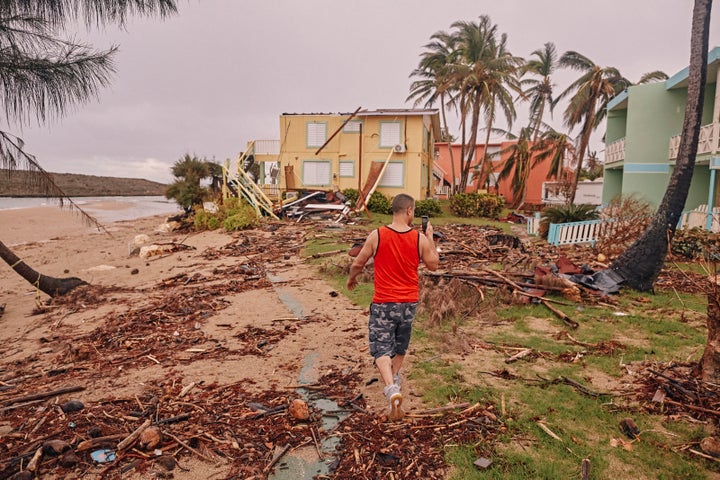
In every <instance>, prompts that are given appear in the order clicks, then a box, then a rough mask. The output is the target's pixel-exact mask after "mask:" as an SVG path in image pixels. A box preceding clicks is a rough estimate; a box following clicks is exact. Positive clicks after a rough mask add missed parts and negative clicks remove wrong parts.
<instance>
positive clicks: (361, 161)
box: [252, 109, 440, 199]
mask: <svg viewBox="0 0 720 480" xmlns="http://www.w3.org/2000/svg"><path fill="white" fill-rule="evenodd" d="M439 137H440V124H439V118H438V111H437V110H434V109H408V110H405V109H392V110H390V109H389V110H358V111H356V112H354V113H284V114H282V115H280V140H279V141H277V140H275V141H273V140H270V141H268V140H256V141H255V142H253V144H254V145H253V147H252V154H253V155H254V161H255V163H258V164H259V165H260V169H259V171H260V174H259V178H258V179H257V183H258V185H260V186H261V187H262V188H263V190H264V191H265V192H267V193H268V195H269V196H271V197H275V196H276V195H278V194H280V193H282V192H285V191H293V190H327V191H331V190H344V189H346V188H354V189H357V190H360V191H367V190H368V189H369V187H370V186H372V185H373V184H375V180H376V179H377V191H379V192H382V193H383V194H385V195H386V196H387V197H393V196H395V195H397V194H398V193H407V194H409V195H412V196H413V197H414V198H416V199H425V198H429V197H432V195H433V193H434V192H433V188H434V182H433V181H432V168H433V160H434V159H433V154H434V151H435V142H436V141H438V140H439Z"/></svg>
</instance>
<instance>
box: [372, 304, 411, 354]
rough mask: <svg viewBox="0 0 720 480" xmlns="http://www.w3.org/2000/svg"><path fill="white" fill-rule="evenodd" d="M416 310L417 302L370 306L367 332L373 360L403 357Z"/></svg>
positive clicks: (408, 342)
mask: <svg viewBox="0 0 720 480" xmlns="http://www.w3.org/2000/svg"><path fill="white" fill-rule="evenodd" d="M416 310H417V302H412V303H372V304H370V320H369V322H368V332H369V337H370V355H372V356H373V358H375V359H377V358H380V357H382V356H385V355H387V356H389V357H394V356H395V355H405V352H406V351H407V349H408V345H410V334H411V333H412V323H413V319H414V318H415V311H416Z"/></svg>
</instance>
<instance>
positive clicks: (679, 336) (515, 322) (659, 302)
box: [307, 214, 720, 480]
mask: <svg viewBox="0 0 720 480" xmlns="http://www.w3.org/2000/svg"><path fill="white" fill-rule="evenodd" d="M470 220H471V219H458V218H454V217H452V216H449V215H448V216H445V215H444V216H442V217H439V218H433V219H432V222H433V223H434V224H435V225H443V224H445V223H456V224H457V223H471V222H470ZM475 220H478V219H475ZM388 221H389V216H380V215H375V214H373V217H372V221H371V222H369V223H368V225H367V226H368V229H370V228H374V227H375V226H377V225H379V224H384V223H388ZM478 221H480V222H481V223H483V224H487V221H482V220H478ZM314 242H318V243H317V244H316V245H312V244H313V243H314ZM309 244H310V245H311V246H309V247H308V248H307V252H320V251H323V249H326V250H324V251H328V250H333V249H335V248H341V247H342V245H341V243H340V242H339V240H338V243H337V244H335V245H333V244H332V240H328V239H327V238H324V239H323V238H318V239H314V240H311V241H310V242H309ZM338 245H339V246H338ZM345 247H347V245H345ZM344 257H347V255H344ZM313 261H314V262H317V263H318V265H319V266H320V267H321V270H322V271H323V272H324V273H323V275H324V276H325V278H326V279H327V281H328V282H330V283H331V285H334V286H335V287H336V288H337V290H338V291H339V292H341V293H343V294H345V295H347V296H348V297H349V298H350V299H351V300H352V301H353V302H354V303H355V304H357V305H360V306H367V305H368V304H369V303H370V299H371V297H372V291H373V290H372V285H371V284H370V283H361V284H360V285H359V286H358V288H357V289H355V290H354V291H352V292H348V291H347V290H346V289H345V280H346V274H345V273H343V272H342V264H343V261H346V259H344V258H343V255H338V256H337V257H332V258H323V259H317V260H313ZM678 268H684V269H686V270H688V271H694V270H693V269H692V268H690V267H685V266H683V267H678ZM491 296H492V290H486V302H491V301H493V300H492V297H491ZM613 299H614V301H615V302H617V305H615V306H608V305H600V306H593V305H559V304H558V305H554V306H555V307H557V308H559V309H560V310H562V311H563V312H565V314H567V315H568V316H569V317H570V318H571V319H573V320H575V321H577V322H578V323H579V324H580V327H579V328H577V329H569V328H568V327H567V326H566V325H565V324H564V323H563V322H562V320H560V319H559V318H557V317H556V316H555V315H554V314H553V313H552V312H551V311H550V310H548V309H547V308H546V307H545V306H543V305H539V304H532V305H504V304H501V303H499V302H495V303H499V304H498V305H495V306H494V307H493V313H494V315H495V318H496V320H497V325H495V326H492V325H491V326H488V325H487V324H480V323H478V322H477V319H475V318H469V319H459V318H457V319H447V320H445V321H443V323H442V324H441V325H435V326H432V325H430V324H429V323H428V321H427V318H425V317H424V316H423V315H419V316H418V318H417V321H416V324H415V328H414V331H413V340H412V344H411V352H410V355H411V356H412V371H411V375H410V380H411V381H412V384H413V389H414V390H415V391H416V392H418V393H420V394H421V395H422V398H423V401H424V402H425V404H426V405H427V406H428V407H434V406H439V405H444V404H447V403H450V402H471V403H474V402H481V403H483V404H485V405H492V406H494V410H495V412H496V413H498V414H499V413H500V412H501V410H502V407H501V406H502V405H505V415H504V416H501V420H502V421H503V423H504V425H505V426H506V427H507V430H506V431H504V432H499V433H498V435H497V437H495V438H493V439H492V440H490V441H483V440H482V439H480V441H478V442H476V443H475V444H468V445H453V446H448V447H446V449H445V458H446V460H447V462H448V464H449V465H450V466H451V470H450V473H449V477H448V478H450V479H452V480H474V479H526V478H527V479H548V480H555V479H565V478H567V479H571V478H579V476H580V465H581V461H582V459H583V458H589V459H590V462H591V471H590V472H591V473H590V478H598V479H599V478H612V479H614V480H628V479H667V480H670V479H680V478H682V479H707V478H720V464H719V463H717V462H713V461H708V460H705V459H702V458H700V457H697V456H694V455H691V454H689V453H687V452H686V451H683V450H681V449H678V451H676V450H674V449H673V447H676V446H680V445H688V444H692V443H693V442H695V444H696V443H697V442H698V441H699V440H700V439H702V438H704V437H705V436H707V435H708V434H709V431H710V427H709V426H708V425H702V424H698V423H692V422H688V421H686V420H685V419H683V418H666V417H664V416H661V415H651V414H648V413H646V412H645V411H644V410H643V409H641V408H639V406H638V405H636V404H633V403H627V402H626V400H625V398H624V397H612V396H607V395H601V396H599V397H591V396H586V395H583V394H582V393H581V392H579V391H578V390H576V389H575V388H573V387H572V386H570V385H568V384H566V383H563V382H561V381H558V380H559V379H561V378H562V377H566V378H569V379H571V380H573V381H576V382H578V383H579V384H581V385H584V386H586V387H587V388H588V389H590V390H591V391H595V392H598V393H603V392H605V391H606V390H605V388H603V386H602V385H604V383H603V382H605V381H607V382H612V381H615V382H617V381H618V380H620V379H621V377H622V381H623V382H628V381H631V380H628V377H627V372H626V370H625V368H629V369H630V370H634V371H637V370H638V369H639V368H641V367H638V366H633V365H631V362H635V361H639V362H641V361H646V360H649V361H657V362H669V361H678V362H685V361H688V360H695V361H696V360H697V359H698V358H699V357H700V355H701V354H702V351H703V346H704V344H705V341H706V328H705V320H704V315H705V309H706V306H707V298H706V296H705V295H692V294H677V293H675V292H672V291H658V292H657V293H656V294H654V295H653V294H640V293H637V292H633V291H626V290H623V291H622V292H621V293H620V294H619V295H617V296H614V297H613ZM480 320H485V319H484V318H480ZM562 331H567V332H568V333H569V334H570V335H571V336H572V337H573V338H574V339H575V340H576V341H578V342H582V343H585V344H590V345H596V344H600V343H603V344H605V345H611V344H610V342H615V344H616V345H617V348H615V349H609V350H602V351H597V350H595V349H593V348H588V347H587V346H583V345H578V344H577V343H573V342H571V341H570V340H569V339H568V338H566V337H563V336H559V335H557V334H558V332H562ZM460 337H463V338H466V339H469V340H473V339H477V340H478V341H479V340H482V341H483V342H489V343H490V344H492V345H493V346H496V347H498V348H499V347H500V346H512V347H517V348H532V349H533V350H534V351H535V352H537V354H538V355H537V356H535V357H533V358H529V359H523V360H519V361H517V362H515V363H512V364H506V363H504V359H505V358H507V357H509V356H510V355H511V354H512V352H513V350H507V351H505V352H503V351H502V350H497V351H495V350H492V351H487V350H484V351H483V352H482V354H475V353H467V352H466V354H464V355H463V358H462V360H458V358H459V356H458V355H449V349H451V348H452V347H451V346H450V345H449V343H450V342H449V340H453V339H458V338H460ZM576 355H579V359H578V360H577V361H575V362H572V361H570V360H569V359H571V358H573V357H574V356H576ZM502 369H506V370H507V371H508V372H510V373H511V374H512V375H514V376H515V378H513V379H502V378H498V377H495V376H492V375H490V374H489V372H492V371H496V370H502ZM628 417H630V418H632V419H633V420H634V421H635V423H637V425H638V426H639V427H640V429H641V435H640V439H639V440H637V441H634V442H631V441H630V440H629V439H628V438H627V437H625V436H624V435H623V433H622V432H621V431H620V429H619V424H620V421H621V420H623V419H624V418H628ZM538 421H542V422H543V423H544V424H545V425H547V427H548V428H550V429H551V430H552V431H553V432H554V433H555V434H557V435H558V436H559V437H560V438H561V440H560V441H558V440H556V439H553V438H552V437H551V436H550V435H548V434H547V433H546V432H545V431H543V430H542V429H541V428H540V427H539V426H538V423H537V422H538ZM617 441H620V442H625V444H626V445H627V449H626V448H623V446H622V443H621V444H620V445H619V446H614V445H615V444H614V443H612V442H617ZM695 448H697V445H695ZM479 457H486V458H489V459H491V460H492V462H493V463H492V465H491V466H490V467H489V468H488V469H486V470H483V471H480V470H479V469H478V468H477V467H475V466H474V465H473V462H474V461H475V460H476V459H477V458H479Z"/></svg>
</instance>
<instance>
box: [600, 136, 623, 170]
mask: <svg viewBox="0 0 720 480" xmlns="http://www.w3.org/2000/svg"><path fill="white" fill-rule="evenodd" d="M622 160H625V138H621V139H620V140H617V141H614V142H613V143H611V144H609V145H608V146H607V147H605V163H606V164H608V163H613V162H620V161H622Z"/></svg>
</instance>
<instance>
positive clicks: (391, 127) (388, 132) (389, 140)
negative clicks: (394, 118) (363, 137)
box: [380, 122, 402, 148]
mask: <svg viewBox="0 0 720 480" xmlns="http://www.w3.org/2000/svg"><path fill="white" fill-rule="evenodd" d="M400 126H401V123H400V122H380V147H381V148H392V147H394V146H395V145H397V144H398V143H402V142H401V141H400Z"/></svg>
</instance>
